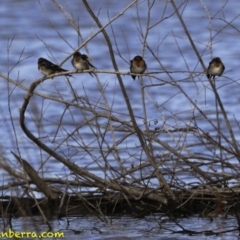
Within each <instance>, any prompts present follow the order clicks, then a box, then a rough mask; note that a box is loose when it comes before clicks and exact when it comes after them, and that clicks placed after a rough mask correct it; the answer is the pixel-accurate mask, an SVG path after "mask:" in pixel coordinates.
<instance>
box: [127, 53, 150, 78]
mask: <svg viewBox="0 0 240 240" xmlns="http://www.w3.org/2000/svg"><path fill="white" fill-rule="evenodd" d="M146 69H147V64H146V62H145V61H144V60H143V58H142V57H141V56H135V57H134V58H133V60H131V61H130V72H131V73H137V74H142V73H144V72H145V71H146ZM132 78H133V80H135V78H136V76H135V75H132ZM138 78H139V76H138Z"/></svg>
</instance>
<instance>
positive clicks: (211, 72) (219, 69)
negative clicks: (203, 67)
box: [207, 57, 225, 80]
mask: <svg viewBox="0 0 240 240" xmlns="http://www.w3.org/2000/svg"><path fill="white" fill-rule="evenodd" d="M224 69H225V66H224V64H223V63H222V61H221V59H220V58H219V57H216V58H213V60H212V61H211V62H209V66H208V69H207V77H208V78H213V80H214V79H215V77H216V76H221V75H222V73H223V72H224Z"/></svg>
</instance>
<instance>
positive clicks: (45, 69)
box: [38, 57, 72, 77]
mask: <svg viewBox="0 0 240 240" xmlns="http://www.w3.org/2000/svg"><path fill="white" fill-rule="evenodd" d="M38 70H39V71H40V72H41V73H42V74H43V75H45V76H48V75H51V74H54V73H59V72H67V71H68V70H65V69H63V68H60V67H59V66H58V65H56V64H54V63H52V62H50V61H48V60H47V59H45V58H42V57H41V58H39V59H38ZM67 76H69V77H71V76H72V75H70V74H67Z"/></svg>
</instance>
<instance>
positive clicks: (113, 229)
mask: <svg viewBox="0 0 240 240" xmlns="http://www.w3.org/2000/svg"><path fill="white" fill-rule="evenodd" d="M176 222H177V223H178V224H179V226H177V224H176V223H175V222H174V221H170V220H169V219H167V218H165V217H163V216H162V215H160V214H155V215H153V216H147V217H145V218H142V219H139V218H131V217H126V216H125V217H106V221H101V220H100V219H99V218H97V217H93V216H91V217H69V218H67V219H65V218H62V219H60V220H57V219H53V220H52V221H50V224H51V226H52V228H53V229H52V230H51V231H52V232H63V233H64V236H65V238H66V239H95V240H100V239H136V238H138V239H171V240H172V239H189V240H190V239H216V240H218V239H219V240H220V239H236V237H237V236H238V232H237V231H233V232H227V233H222V232H223V231H224V229H226V223H227V224H228V225H229V228H228V230H231V229H236V228H237V222H236V219H235V218H233V217H231V216H229V217H228V219H227V220H226V219H225V218H222V217H221V218H217V219H214V221H212V222H211V221H210V220H209V219H202V218H198V217H197V216H195V217H191V220H190V219H177V220H176ZM12 226H13V229H12V230H13V231H15V232H18V231H29V232H30V231H31V232H36V233H37V234H40V233H42V232H45V231H48V227H47V225H46V224H44V223H43V222H42V219H41V218H39V217H32V218H26V217H25V218H20V219H19V218H17V219H12ZM8 227H9V226H7V225H6V226H5V228H3V226H1V229H5V230H6V231H7V230H8ZM181 227H182V228H184V229H185V230H189V231H193V232H195V234H187V233H186V232H185V233H183V229H182V228H181ZM209 231H212V232H213V233H219V234H217V235H215V234H212V235H211V234H210V233H209ZM65 238H64V239H65ZM54 239H61V238H54Z"/></svg>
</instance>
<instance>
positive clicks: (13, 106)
mask: <svg viewBox="0 0 240 240" xmlns="http://www.w3.org/2000/svg"><path fill="white" fill-rule="evenodd" d="M58 2H59V4H60V5H61V6H62V7H63V9H64V11H63V12H62V11H61V10H60V9H59V8H58V6H57V5H56V4H55V3H54V1H47V2H46V1H31V0H22V1H16V0H8V1H3V2H2V3H1V8H0V14H1V21H0V28H1V33H0V36H1V37H0V46H1V50H2V51H1V55H0V62H1V64H0V73H1V76H2V77H1V76H0V78H1V81H0V89H1V94H0V116H1V117H0V131H1V138H0V156H2V157H3V159H2V163H5V164H7V165H10V166H11V167H12V168H14V169H16V170H17V171H19V172H21V167H20V166H19V164H18V163H17V162H16V160H15V159H14V157H13V156H12V155H11V153H10V151H14V152H15V153H18V149H19V151H20V153H21V156H22V157H23V158H24V159H26V160H27V161H28V162H29V163H30V164H32V166H34V168H35V169H36V170H38V171H39V175H40V176H42V177H56V178H58V177H60V178H64V179H68V180H71V179H74V177H75V176H72V175H71V174H70V171H69V170H68V169H67V168H66V167H65V166H63V165H62V164H60V163H59V162H58V161H56V160H55V159H54V158H52V157H49V156H48V155H46V154H45V153H44V152H42V151H41V150H40V149H39V148H38V147H36V145H35V144H34V143H32V142H31V141H30V140H29V139H28V138H27V137H26V135H25V134H24V133H23V131H22V129H21V128H20V126H19V109H20V108H21V106H22V103H23V100H24V96H25V95H26V93H27V92H26V90H24V89H22V88H20V87H16V84H17V83H21V84H22V86H23V87H25V88H28V87H29V86H30V84H31V83H32V82H33V81H36V80H37V79H40V78H41V77H42V75H41V73H40V72H39V71H38V69H37V59H38V58H39V57H44V58H47V59H49V60H51V61H53V62H55V63H57V64H60V63H62V62H63V61H64V59H66V58H67V57H68V56H69V55H70V54H72V53H73V51H74V50H75V49H76V48H77V47H78V46H80V45H81V44H82V43H84V42H85V41H86V40H87V39H89V38H90V37H91V36H93V35H94V34H95V33H96V32H97V31H98V30H99V29H98V27H97V26H96V24H95V22H94V21H93V20H92V18H91V17H90V15H89V13H88V12H87V11H86V9H85V7H84V5H83V3H82V2H81V1H77V0H71V1H58ZM175 2H176V5H177V6H179V7H180V9H179V11H180V13H181V15H182V18H183V20H184V22H185V24H186V26H187V28H188V31H189V33H190V34H191V37H192V40H193V41H194V43H195V45H196V48H197V49H198V51H199V53H200V55H201V57H202V59H203V61H204V63H205V66H206V67H207V66H208V63H209V61H210V60H211V59H212V58H213V57H216V56H218V57H221V59H222V61H223V62H224V64H225V67H226V69H225V72H224V74H223V76H221V77H219V78H218V79H217V83H216V84H217V89H218V93H219V96H220V97H221V101H222V103H223V105H224V108H225V110H226V112H227V114H228V118H229V120H230V122H231V125H232V128H233V131H234V134H235V137H236V140H237V141H238V140H239V139H240V134H239V125H238V119H239V117H240V116H239V111H238V108H239V107H238V105H239V90H240V86H239V80H240V78H239V67H240V66H239V65H240V61H239V56H240V47H239V24H238V23H239V16H238V14H239V9H240V2H239V1H237V0H235V1H234V0H233V1H229V2H227V3H226V5H224V6H223V2H222V1H215V2H214V4H213V3H212V2H211V1H205V2H204V4H205V5H202V1H196V0H194V1H188V2H187V5H185V3H183V5H181V1H175ZM130 3H131V1H107V0H102V1H89V5H90V6H91V8H92V9H93V11H94V13H95V14H97V15H98V18H99V20H100V21H101V23H102V24H103V25H104V24H106V23H108V21H109V19H112V18H113V17H114V16H116V15H118V14H119V13H120V12H121V11H123V9H124V8H125V7H126V6H127V5H128V4H130ZM147 9H148V2H147V1H138V3H137V4H135V5H133V6H132V7H130V8H129V9H128V10H127V11H125V12H124V14H123V15H122V16H120V17H119V18H118V19H117V20H115V21H114V22H113V23H112V24H111V27H110V26H108V27H107V28H106V31H107V33H108V34H109V37H110V40H111V43H112V46H113V50H114V55H115V58H116V61H117V64H118V68H119V70H120V71H122V72H129V61H130V60H131V59H132V58H133V57H134V56H136V55H142V52H143V51H144V59H145V60H146V62H147V65H148V72H161V73H155V74H154V73H153V74H151V77H149V76H144V77H143V79H142V81H140V80H136V81H133V80H132V78H131V76H129V75H123V76H122V79H123V83H124V86H125V87H126V90H127V93H128V97H129V100H130V103H131V106H132V108H133V111H134V114H135V117H136V121H137V123H138V125H139V127H140V128H141V129H142V130H145V125H144V121H147V122H148V126H149V129H150V130H154V129H155V128H159V129H165V130H169V129H174V128H176V127H186V126H194V124H195V122H194V121H193V119H195V120H196V123H197V125H198V127H199V128H201V129H202V130H203V131H205V132H208V133H209V134H211V135H212V136H213V137H215V136H216V135H217V132H216V129H214V128H213V126H212V125H211V124H210V123H209V121H208V120H211V121H212V122H213V123H214V124H216V120H217V119H216V107H215V95H214V93H213V91H212V89H211V86H210V84H209V83H208V80H207V78H206V76H205V74H204V71H203V69H202V67H201V65H200V63H199V61H198V58H197V56H196V54H195V52H194V51H193V49H192V47H191V44H190V42H189V40H188V39H187V37H186V34H185V32H184V29H183V27H182V26H181V24H180V22H179V19H178V18H177V16H176V14H174V10H173V7H172V5H171V4H170V2H168V1H156V2H155V3H154V5H153V7H152V8H151V11H150V20H149V25H147V19H148V13H149V12H148V11H147ZM210 17H211V18H210ZM78 24H79V29H80V36H78V34H77V32H76V26H77V25H78ZM147 29H148V32H147ZM146 33H147V35H146V43H145V45H143V38H142V35H145V34H146ZM81 52H82V53H86V54H87V55H88V56H89V58H90V60H91V62H92V63H93V65H94V66H96V67H97V69H99V70H106V71H110V70H111V71H112V70H113V64H112V63H111V59H110V55H109V50H108V47H107V44H106V42H105V40H104V37H103V35H102V34H101V33H99V34H98V35H96V36H95V37H93V38H92V39H91V40H90V41H89V42H88V43H87V44H85V45H84V46H83V47H82V48H81ZM70 59H71V58H70ZM70 59H69V60H67V61H66V62H64V63H63V65H62V67H63V68H65V69H68V70H73V67H72V65H71V61H70ZM7 76H9V78H10V79H11V80H13V81H14V83H15V84H13V83H11V82H9V81H7ZM97 76H98V78H96V77H91V76H90V75H89V74H88V73H82V74H74V77H73V78H69V80H67V79H66V78H65V77H55V78H54V79H53V80H52V79H49V80H46V81H44V82H42V83H41V84H40V85H39V86H38V87H37V88H36V90H35V91H36V92H37V93H38V94H41V96H33V97H32V98H31V101H30V103H29V106H28V109H27V111H26V125H27V127H28V128H29V129H30V130H31V132H32V133H33V134H34V135H35V136H37V137H38V138H40V139H41V140H42V141H44V143H45V144H47V145H48V146H49V147H51V148H52V149H55V151H57V152H58V153H59V154H61V155H62V156H63V157H65V158H66V159H68V160H70V161H72V162H74V163H76V164H77V165H78V166H80V167H83V168H86V169H87V170H89V171H91V172H92V173H94V174H97V175H98V176H100V177H103V178H106V179H108V178H112V177H113V175H112V172H111V171H110V170H109V166H108V164H110V165H111V166H112V167H114V169H115V170H116V171H118V172H121V173H124V172H125V171H126V170H127V169H128V168H130V167H131V165H132V164H133V165H136V164H139V161H140V160H141V162H142V163H143V162H145V161H146V156H145V155H144V154H143V152H142V148H141V146H140V144H139V141H138V139H137V138H136V136H135V135H134V134H132V135H129V136H126V135H127V134H128V133H129V129H130V130H132V128H130V127H129V128H128V127H126V126H123V125H122V124H120V123H117V122H113V123H112V125H111V124H110V123H109V121H108V118H106V117H102V116H101V114H103V115H105V116H106V114H112V115H113V116H114V117H116V118H118V119H121V120H122V121H126V122H129V123H130V117H129V114H128V110H127V107H126V104H125V101H124V98H123V94H122V93H121V89H120V86H119V83H118V81H117V77H116V75H114V74H107V73H98V74H97ZM175 83H177V84H178V85H179V86H180V87H181V88H179V87H177V86H176V85H175ZM143 87H144V88H143ZM143 89H144V90H143ZM73 91H74V92H73ZM186 95H187V96H188V97H186ZM76 96H77V97H78V101H75V102H74V103H78V104H79V106H81V107H83V106H84V107H91V108H92V109H93V110H95V111H98V114H99V116H98V118H93V117H94V115H93V114H92V113H91V112H89V111H86V110H85V109H80V108H76V107H73V106H72V107H70V108H66V104H65V103H68V102H72V101H73V100H74V99H76ZM58 100H61V101H63V102H58ZM143 101H144V104H145V106H146V114H147V116H146V119H145V120H144V110H143ZM194 104H196V105H194ZM196 106H197V107H199V108H200V109H201V110H202V111H203V112H204V113H205V114H206V116H207V118H208V120H206V119H205V118H204V117H203V116H202V115H201V114H200V112H199V111H198V109H197V108H196ZM106 109H108V110H106ZM107 116H108V115H107ZM90 118H93V120H92V121H91V122H90V123H89V124H84V123H85V121H86V120H87V119H90ZM219 118H220V119H221V123H220V125H221V131H222V132H223V133H224V135H225V136H226V138H227V139H230V138H229V133H228V131H227V128H226V123H225V122H224V119H223V116H222V115H221V114H220V116H219ZM59 124H61V127H60V128H59ZM107 124H109V125H108V129H109V131H108V132H105V131H104V129H105V127H106V126H107ZM76 129H78V130H77V131H76ZM111 129H114V131H113V132H112V131H111ZM119 129H120V130H119ZM157 137H158V138H159V139H160V140H161V141H165V142H166V143H168V144H169V145H170V146H172V147H174V148H175V149H177V150H178V151H180V153H181V154H183V155H184V156H192V155H193V154H195V155H194V157H193V158H192V159H191V160H192V161H194V162H197V163H201V162H204V160H200V159H196V156H198V154H200V153H201V154H204V156H206V157H208V158H210V159H211V158H213V157H216V158H217V159H221V157H222V156H221V157H219V156H220V152H219V150H218V149H217V148H216V149H215V148H214V147H212V146H203V145H202V144H198V143H199V141H200V139H199V138H198V137H196V136H195V135H194V134H191V133H181V132H180V133H179V132H175V133H169V132H166V133H161V134H160V135H157ZM99 139H100V142H99V141H98V140H99ZM118 141H119V144H118V146H117V147H116V146H115V144H116V143H118ZM200 143H201V141H200ZM223 144H225V145H227V146H228V144H226V143H225V142H224V141H223ZM179 145H181V146H180V147H179V148H178V146H179ZM100 146H102V147H103V150H104V151H103V153H101V152H100V151H99V148H100ZM114 146H115V147H114ZM228 147H229V146H228ZM110 148H114V149H115V151H110V153H109V154H108V155H105V156H104V157H103V154H106V152H107V151H108V150H109V149H110ZM153 148H154V153H155V154H156V156H161V155H162V154H165V153H168V151H167V150H166V149H165V148H164V147H163V146H161V145H160V144H158V143H153ZM179 149H181V150H179ZM18 154H19V153H18ZM201 156H203V155H201ZM116 159H120V161H117V160H116ZM160 159H161V160H162V161H166V163H165V164H166V165H164V166H166V167H167V170H166V169H165V168H164V169H163V171H165V170H166V172H164V173H165V177H166V179H167V177H168V171H173V170H174V171H175V170H179V177H180V178H181V179H182V180H184V182H185V183H186V184H188V183H191V182H196V181H198V178H197V177H195V176H194V175H193V174H191V173H190V175H188V174H187V173H186V171H184V169H185V170H186V169H187V168H188V167H186V165H185V164H184V162H183V161H182V160H181V159H179V160H174V161H170V160H169V158H168V157H166V159H162V158H161V157H160ZM223 161H225V162H230V163H233V164H236V166H235V170H236V171H235V172H234V173H237V172H238V171H239V169H238V162H237V161H236V159H235V158H234V157H232V156H231V155H230V154H224V156H223ZM211 164H212V163H211ZM212 166H213V168H212ZM212 166H211V167H208V166H205V167H203V168H202V169H203V170H205V171H208V172H213V171H216V172H219V173H222V172H225V173H232V170H230V169H229V168H227V167H224V169H222V168H221V167H222V166H220V164H219V162H218V163H216V164H214V165H212ZM213 169H214V170H213ZM188 171H190V169H189V168H188ZM143 172H144V174H146V175H148V174H149V175H151V172H152V168H150V167H149V168H148V169H144V170H143ZM1 174H2V181H3V182H4V183H7V182H8V181H12V179H11V177H10V176H9V174H8V173H6V171H4V170H3V169H1ZM114 176H115V175H114ZM116 176H119V175H118V174H117V173H116ZM133 176H134V177H136V178H138V177H139V173H138V172H137V173H134V175H132V177H133ZM129 179H131V178H128V180H129ZM129 181H131V180H129ZM152 184H157V182H156V181H155V180H153V181H152ZM6 193H7V194H10V193H9V192H6ZM11 194H13V195H17V192H12V193H11ZM96 239H97V238H96ZM185 239H186V238H185ZM208 239H211V238H208Z"/></svg>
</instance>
